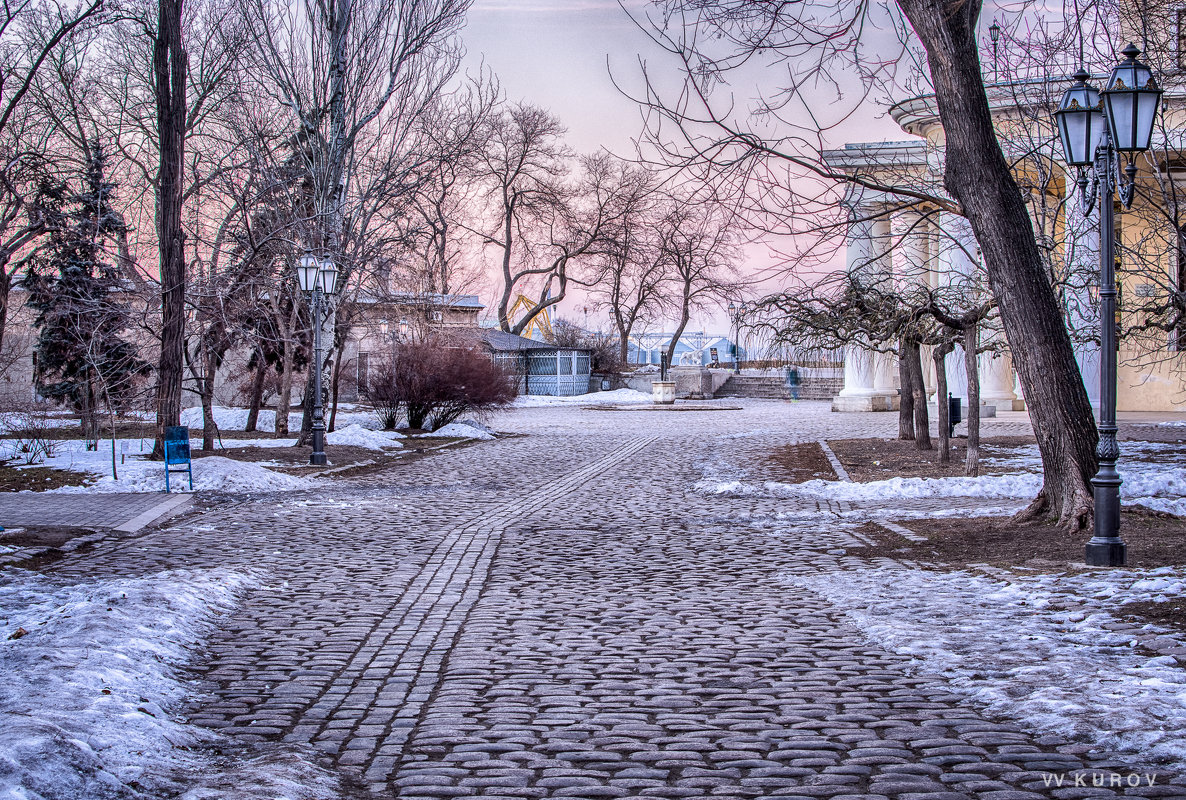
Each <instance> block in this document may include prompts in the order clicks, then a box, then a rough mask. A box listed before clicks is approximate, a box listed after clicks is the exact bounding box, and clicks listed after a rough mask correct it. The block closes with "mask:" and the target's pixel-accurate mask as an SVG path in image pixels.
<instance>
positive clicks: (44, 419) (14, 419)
mask: <svg viewBox="0 0 1186 800" xmlns="http://www.w3.org/2000/svg"><path fill="white" fill-rule="evenodd" d="M29 420H30V415H29V414H27V413H25V412H23V411H5V412H2V413H0V433H11V432H12V431H14V430H21V429H22V428H25V427H27V426H28V425H29ZM36 423H37V424H38V425H40V426H42V427H45V428H78V427H80V424H79V422H78V417H63V416H41V415H37V416H36Z"/></svg>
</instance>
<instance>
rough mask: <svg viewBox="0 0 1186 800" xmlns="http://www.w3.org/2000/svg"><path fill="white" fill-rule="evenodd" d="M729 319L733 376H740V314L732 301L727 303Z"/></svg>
mask: <svg viewBox="0 0 1186 800" xmlns="http://www.w3.org/2000/svg"><path fill="white" fill-rule="evenodd" d="M729 319H731V320H732V321H733V374H734V375H740V374H741V347H740V346H739V345H738V341H737V340H738V339H740V338H741V333H740V331H741V312H740V310H739V309H738V308H737V306H736V305H735V304H734V303H733V301H732V300H730V301H729Z"/></svg>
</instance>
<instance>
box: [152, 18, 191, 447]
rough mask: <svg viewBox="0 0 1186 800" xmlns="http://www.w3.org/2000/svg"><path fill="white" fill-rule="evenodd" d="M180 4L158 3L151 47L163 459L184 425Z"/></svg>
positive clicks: (158, 418) (183, 70)
mask: <svg viewBox="0 0 1186 800" xmlns="http://www.w3.org/2000/svg"><path fill="white" fill-rule="evenodd" d="M181 2H182V0H158V2H157V35H156V40H155V41H154V43H153V54H152V62H153V89H154V91H155V92H156V109H157V137H158V146H159V153H160V163H159V166H158V170H157V212H156V223H157V240H158V250H159V253H160V276H161V353H160V362H159V364H158V366H157V391H156V406H157V407H156V443H155V444H154V445H153V455H154V456H157V457H160V456H162V455H163V453H164V435H165V428H166V427H169V426H172V425H180V424H181V380H182V372H183V369H184V358H185V250H184V238H183V234H182V232H181V205H182V184H181V181H182V168H183V166H184V164H183V158H184V152H185V117H186V114H185V110H186V109H185V77H186V62H185V50H184V49H183V48H182V41H181Z"/></svg>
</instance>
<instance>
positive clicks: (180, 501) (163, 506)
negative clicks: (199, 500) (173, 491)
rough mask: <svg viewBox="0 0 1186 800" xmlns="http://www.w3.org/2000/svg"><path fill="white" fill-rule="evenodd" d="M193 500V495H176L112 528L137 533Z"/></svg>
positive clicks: (174, 512)
mask: <svg viewBox="0 0 1186 800" xmlns="http://www.w3.org/2000/svg"><path fill="white" fill-rule="evenodd" d="M192 500H193V496H192V495H177V496H175V497H170V498H169V499H167V500H162V501H161V502H159V503H157V504H156V505H155V506H153V507H152V508H150V509H148V510H147V511H144V512H142V513H140V514H137V515H136V516H134V517H132V518H131V519H130V520H128V521H127V522H125V523H124V524H122V525H116V526H115V527H114V528H112V530H113V531H119V532H120V533H136V532H137V531H139V530H140V529H141V528H143V527H145V526H146V525H149V524H150V523H153V522H155V521H157V520H158V519H160V518H162V517H164V516H166V515H168V514H176V513H177V512H179V511H181V509H182V507H184V506H186V505H189V503H190V501H192Z"/></svg>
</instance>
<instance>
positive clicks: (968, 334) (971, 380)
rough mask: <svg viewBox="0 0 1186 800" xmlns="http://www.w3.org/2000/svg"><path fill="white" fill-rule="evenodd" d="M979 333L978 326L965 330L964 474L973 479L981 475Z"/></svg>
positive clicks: (971, 326) (970, 326)
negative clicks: (966, 382)
mask: <svg viewBox="0 0 1186 800" xmlns="http://www.w3.org/2000/svg"><path fill="white" fill-rule="evenodd" d="M979 333H980V328H979V326H977V325H969V326H968V327H967V328H965V329H964V369H965V370H967V373H968V454H967V458H966V460H965V461H964V472H965V473H966V474H967V475H970V476H972V477H976V476H977V475H979V474H980V371H979V369H977V367H978V366H979V365H978V359H977V354H976V351H977V349H979V347H980V335H979Z"/></svg>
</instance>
